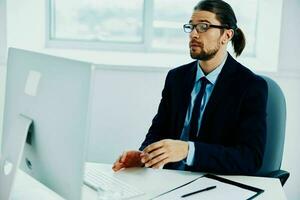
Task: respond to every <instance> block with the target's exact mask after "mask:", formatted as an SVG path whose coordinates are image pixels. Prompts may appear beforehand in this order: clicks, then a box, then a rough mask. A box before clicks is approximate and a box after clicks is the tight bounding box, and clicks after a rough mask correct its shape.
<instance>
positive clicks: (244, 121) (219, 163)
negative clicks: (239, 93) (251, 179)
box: [190, 78, 268, 174]
mask: <svg viewBox="0 0 300 200" xmlns="http://www.w3.org/2000/svg"><path fill="white" fill-rule="evenodd" d="M267 94H268V87H267V83H266V82H265V80H263V79H262V78H259V79H256V81H254V82H253V84H250V86H249V87H248V88H247V89H246V90H245V93H244V95H243V97H242V101H241V106H240V113H239V118H238V122H237V124H236V133H237V138H234V140H236V142H235V144H236V145H235V146H224V145H219V144H208V143H203V142H195V157H194V164H193V166H192V169H190V170H192V171H209V172H215V173H221V174H254V173H255V172H256V171H257V170H259V168H260V166H261V164H262V160H263V155H264V148H265V142H266V104H267Z"/></svg>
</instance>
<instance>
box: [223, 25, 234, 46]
mask: <svg viewBox="0 0 300 200" xmlns="http://www.w3.org/2000/svg"><path fill="white" fill-rule="evenodd" d="M233 36H234V31H233V29H225V32H224V34H223V40H222V44H226V43H228V42H229V41H230V40H231V39H232V38H233Z"/></svg>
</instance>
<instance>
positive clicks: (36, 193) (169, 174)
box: [12, 163, 286, 200]
mask: <svg viewBox="0 0 300 200" xmlns="http://www.w3.org/2000/svg"><path fill="white" fill-rule="evenodd" d="M89 165H96V166H97V167H99V168H100V169H101V170H104V171H106V172H107V173H111V174H113V176H115V177H117V178H119V179H121V180H124V181H126V182H127V183H129V184H132V185H134V186H136V187H138V188H140V189H142V190H143V191H145V193H146V194H145V195H144V196H140V197H137V198H135V200H137V199H138V200H144V199H150V198H152V197H154V196H156V195H158V194H160V193H163V192H165V191H168V190H169V189H172V188H174V187H176V186H179V185H182V184H183V183H185V182H188V181H190V180H193V179H194V178H196V177H198V176H199V175H200V173H191V172H184V171H175V170H154V169H148V168H132V169H126V170H124V171H121V172H118V173H114V172H113V171H112V170H111V165H107V164H96V163H88V164H87V166H89ZM224 177H225V178H228V179H231V180H234V181H238V182H241V183H245V184H248V185H251V186H254V187H259V188H261V189H264V190H265V192H264V193H263V194H261V195H259V196H258V197H257V198H255V199H257V200H259V199H266V200H269V199H272V200H286V197H285V194H284V191H283V188H282V187H281V184H280V181H279V180H278V179H273V178H261V177H250V176H224ZM24 199H25V200H27V199H28V200H29V199H30V200H41V199H47V200H63V198H61V197H60V196H59V195H57V194H56V193H54V192H53V191H51V190H50V189H48V188H47V187H45V186H44V185H42V184H40V183H39V182H37V181H36V180H34V179H32V178H31V177H29V176H28V175H27V174H25V173H24V172H22V171H19V172H18V175H17V178H16V184H15V187H14V190H13V195H12V200H24ZM82 199H83V200H93V199H95V200H96V199H97V196H96V192H94V191H93V190H92V189H90V188H89V187H86V186H83V198H82Z"/></svg>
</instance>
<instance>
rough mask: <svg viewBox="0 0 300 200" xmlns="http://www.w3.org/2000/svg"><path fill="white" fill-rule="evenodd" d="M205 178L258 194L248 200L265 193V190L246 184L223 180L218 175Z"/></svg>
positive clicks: (207, 175) (208, 175) (206, 175)
mask: <svg viewBox="0 0 300 200" xmlns="http://www.w3.org/2000/svg"><path fill="white" fill-rule="evenodd" d="M204 177H207V178H211V179H214V180H217V181H220V182H223V183H227V184H231V185H234V186H237V187H240V188H243V189H246V190H250V191H253V192H255V193H256V194H254V195H253V196H251V197H249V198H248V199H246V200H251V199H254V198H255V197H257V196H258V195H260V194H262V193H263V192H264V190H263V189H260V188H257V187H253V186H250V185H246V184H243V183H239V182H236V181H232V180H229V179H226V178H223V177H220V176H216V175H213V174H205V175H204Z"/></svg>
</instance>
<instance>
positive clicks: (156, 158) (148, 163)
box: [145, 154, 168, 167]
mask: <svg viewBox="0 0 300 200" xmlns="http://www.w3.org/2000/svg"><path fill="white" fill-rule="evenodd" d="M166 158H168V155H167V154H161V155H160V156H157V157H155V158H154V159H152V160H150V161H148V162H146V163H145V167H152V166H153V165H155V164H157V163H159V162H161V161H162V160H164V159H166Z"/></svg>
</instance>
